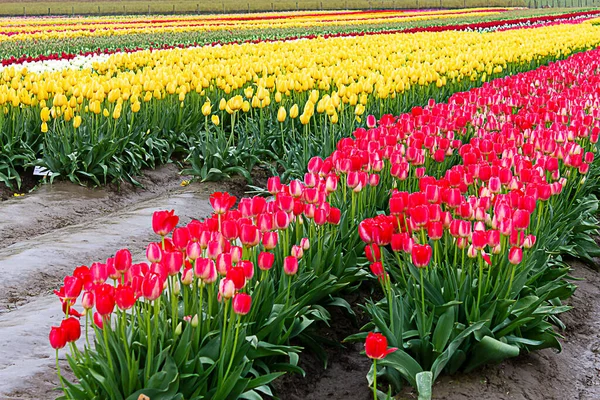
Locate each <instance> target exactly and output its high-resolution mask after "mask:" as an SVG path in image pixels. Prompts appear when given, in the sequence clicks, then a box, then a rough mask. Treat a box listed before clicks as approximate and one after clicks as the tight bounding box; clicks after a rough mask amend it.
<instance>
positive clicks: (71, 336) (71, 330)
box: [60, 317, 81, 343]
mask: <svg viewBox="0 0 600 400" xmlns="http://www.w3.org/2000/svg"><path fill="white" fill-rule="evenodd" d="M60 329H61V330H62V331H63V334H64V337H65V341H66V342H67V343H71V342H75V341H77V340H78V339H79V337H80V336H81V324H80V323H79V320H78V319H77V318H74V317H69V318H67V319H64V320H63V321H62V322H61V323H60Z"/></svg>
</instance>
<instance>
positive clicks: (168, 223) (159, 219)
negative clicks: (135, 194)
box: [152, 210, 179, 236]
mask: <svg viewBox="0 0 600 400" xmlns="http://www.w3.org/2000/svg"><path fill="white" fill-rule="evenodd" d="M178 222H179V217H178V216H177V215H175V210H171V211H155V212H154V214H152V229H153V230H154V232H155V233H156V234H157V235H160V236H167V235H168V234H169V233H170V232H171V231H172V230H173V229H175V226H177V223H178Z"/></svg>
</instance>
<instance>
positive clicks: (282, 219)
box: [274, 211, 290, 230]
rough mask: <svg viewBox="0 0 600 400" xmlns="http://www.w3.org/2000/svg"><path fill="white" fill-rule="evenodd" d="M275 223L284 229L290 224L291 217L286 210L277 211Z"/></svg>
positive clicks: (280, 228)
mask: <svg viewBox="0 0 600 400" xmlns="http://www.w3.org/2000/svg"><path fill="white" fill-rule="evenodd" d="M274 225H275V228H276V229H279V230H284V229H287V228H288V227H289V226H290V217H289V215H288V213H287V212H285V211H277V212H276V213H275V218H274Z"/></svg>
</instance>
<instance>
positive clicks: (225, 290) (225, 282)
mask: <svg viewBox="0 0 600 400" xmlns="http://www.w3.org/2000/svg"><path fill="white" fill-rule="evenodd" d="M234 294H235V284H234V283H233V281H231V280H230V279H227V278H225V279H221V282H219V296H221V298H223V299H230V298H232V297H233V295H234Z"/></svg>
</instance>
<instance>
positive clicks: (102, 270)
mask: <svg viewBox="0 0 600 400" xmlns="http://www.w3.org/2000/svg"><path fill="white" fill-rule="evenodd" d="M90 274H91V276H92V282H93V283H94V285H100V284H102V283H104V282H106V279H107V278H108V271H107V270H106V264H101V263H93V264H92V266H91V267H90Z"/></svg>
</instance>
